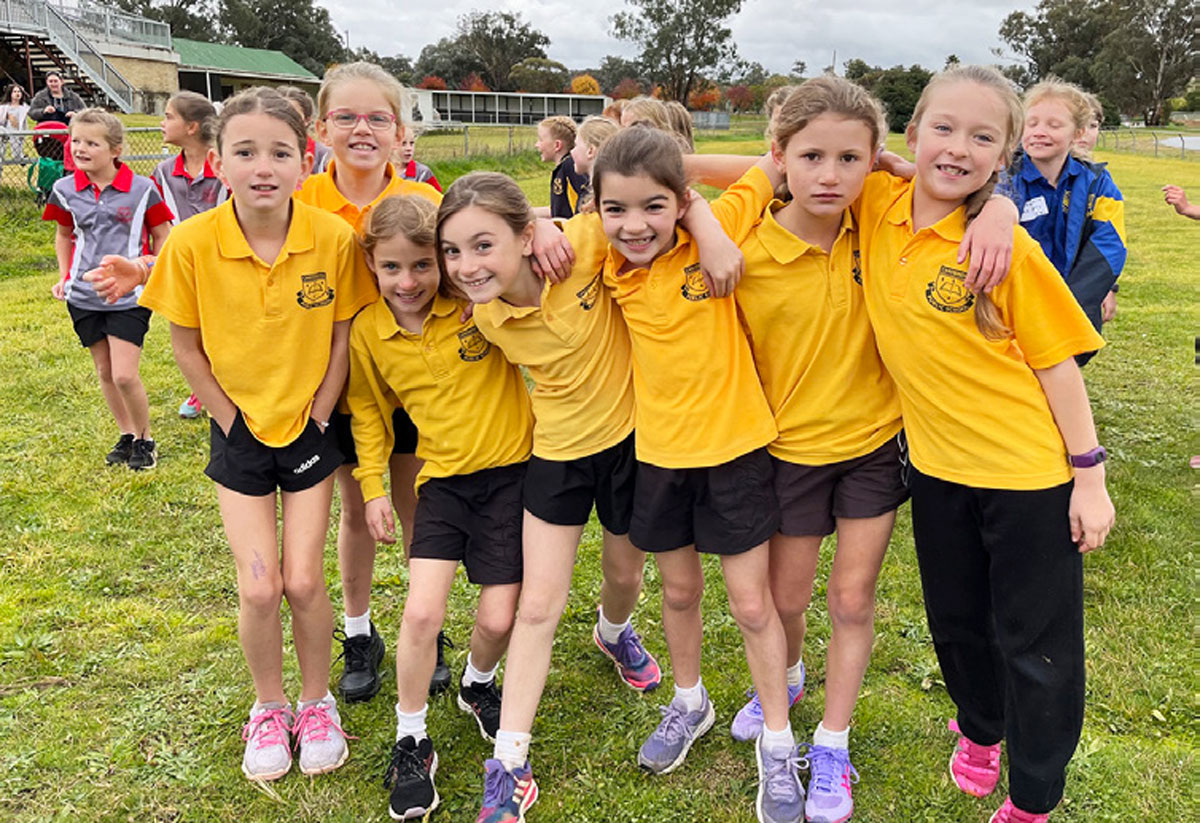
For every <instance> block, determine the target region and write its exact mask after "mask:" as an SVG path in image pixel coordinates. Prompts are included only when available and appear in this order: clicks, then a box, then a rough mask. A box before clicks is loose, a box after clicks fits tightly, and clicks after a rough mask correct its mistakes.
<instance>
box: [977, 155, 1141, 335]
mask: <svg viewBox="0 0 1200 823" xmlns="http://www.w3.org/2000/svg"><path fill="white" fill-rule="evenodd" d="M996 191H997V193H999V194H1003V195H1005V196H1006V197H1008V198H1010V199H1011V200H1012V201H1013V202H1014V203H1016V204H1017V211H1018V212H1020V214H1021V225H1022V226H1024V227H1025V229H1026V230H1027V231H1028V232H1029V234H1030V235H1031V236H1032V237H1033V239H1034V240H1036V241H1038V243H1040V244H1041V246H1042V250H1043V251H1044V252H1046V256H1047V257H1049V258H1050V262H1051V263H1053V264H1054V266H1055V267H1056V268H1057V269H1058V271H1059V274H1061V275H1062V276H1063V279H1064V280H1066V281H1067V286H1068V287H1070V289H1071V293H1072V294H1074V295H1075V299H1076V300H1078V301H1079V305H1080V306H1081V307H1082V308H1083V310H1084V312H1085V313H1086V314H1087V316H1088V319H1089V320H1091V321H1092V325H1093V326H1095V327H1096V331H1100V326H1101V323H1102V321H1101V317H1100V304H1101V303H1102V302H1104V298H1105V297H1107V296H1108V293H1109V291H1111V290H1112V288H1113V286H1114V285H1115V284H1116V282H1117V277H1118V276H1119V275H1120V274H1121V269H1123V268H1124V267H1125V201H1124V199H1123V198H1122V197H1121V190H1120V189H1118V188H1117V185H1116V183H1114V182H1113V179H1112V176H1111V175H1109V173H1108V171H1107V169H1105V167H1104V164H1103V163H1089V162H1086V161H1083V160H1077V159H1076V158H1074V157H1068V158H1067V163H1066V166H1065V167H1064V168H1063V171H1062V174H1061V175H1059V178H1058V185H1057V186H1051V185H1050V183H1049V182H1047V180H1046V178H1045V177H1043V176H1042V173H1041V172H1040V171H1038V170H1037V166H1035V165H1034V164H1033V162H1032V161H1030V160H1029V159H1028V158H1027V157H1025V156H1024V155H1023V154H1020V155H1018V156H1017V158H1016V160H1015V161H1014V162H1013V164H1012V165H1010V166H1009V167H1008V168H1007V169H1006V170H1005V172H1004V173H1003V174H1002V175H1001V178H1000V182H999V183H998V184H997V186H996Z"/></svg>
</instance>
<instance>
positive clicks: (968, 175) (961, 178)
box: [908, 80, 1008, 215]
mask: <svg viewBox="0 0 1200 823" xmlns="http://www.w3.org/2000/svg"><path fill="white" fill-rule="evenodd" d="M926 93H927V95H928V102H927V105H926V107H925V111H924V112H923V114H922V116H921V119H920V122H918V123H915V124H913V125H910V126H909V128H908V147H909V149H911V150H912V151H913V153H914V154H915V155H916V158H915V161H916V166H917V175H916V179H915V181H914V184H913V185H914V194H913V198H914V199H913V204H914V210H915V209H916V208H917V206H918V199H919V200H920V201H921V202H922V203H923V204H925V205H930V206H932V204H935V203H936V204H937V209H936V210H937V211H939V212H942V213H943V215H944V214H949V213H950V212H951V211H953V210H954V209H956V208H958V207H959V206H961V205H962V204H963V203H964V202H965V201H966V199H967V198H968V197H969V196H970V195H972V194H974V193H975V192H976V191H978V190H979V189H981V188H983V186H984V184H985V183H987V181H988V179H989V178H990V177H991V176H992V174H993V173H995V172H996V171H999V170H1000V169H1001V168H1003V166H1004V163H1005V160H1006V158H1005V157H1004V156H1003V155H1004V146H1005V144H1006V143H1007V140H1008V134H1007V131H1008V126H1007V123H1008V114H1007V111H1008V110H1007V108H1006V107H1005V104H1004V101H1003V100H1001V99H1000V96H999V95H998V94H997V93H996V92H995V91H993V90H992V89H990V88H988V87H987V86H984V85H981V84H979V83H975V82H972V81H970V80H960V81H956V82H947V83H941V84H939V85H938V86H937V87H936V88H933V89H930V90H928V91H927V92H926Z"/></svg>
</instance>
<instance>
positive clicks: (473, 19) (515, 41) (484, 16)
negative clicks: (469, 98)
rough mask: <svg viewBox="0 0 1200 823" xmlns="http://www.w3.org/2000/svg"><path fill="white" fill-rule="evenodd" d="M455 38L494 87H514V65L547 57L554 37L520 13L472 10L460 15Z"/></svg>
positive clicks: (502, 88)
mask: <svg viewBox="0 0 1200 823" xmlns="http://www.w3.org/2000/svg"><path fill="white" fill-rule="evenodd" d="M454 42H455V44H456V45H457V47H458V48H460V49H461V50H462V51H463V52H464V53H465V54H466V55H468V56H470V57H471V58H472V59H474V60H475V62H477V63H478V64H479V65H480V66H481V67H482V71H481V72H480V74H481V75H482V76H483V79H484V81H485V82H486V83H487V84H488V85H489V86H490V87H491V88H493V89H496V90H498V91H512V90H513V85H512V83H511V82H510V81H509V72H510V71H511V70H512V67H513V66H515V65H516V64H517V63H520V62H521V61H522V60H524V59H526V58H528V57H540V58H545V56H546V46H548V45H550V38H549V37H547V36H546V35H545V34H543V33H542V32H540V31H538V30H537V29H535V28H533V27H532V26H530V25H529V24H528V23H526V22H525V21H524V19H522V17H521V15H519V14H512V13H510V12H506V11H486V12H485V11H472V12H470V13H468V14H464V15H463V16H462V17H460V18H458V26H457V28H456V30H455V37H454ZM561 88H562V86H561V84H560V85H559V89H560V90H561Z"/></svg>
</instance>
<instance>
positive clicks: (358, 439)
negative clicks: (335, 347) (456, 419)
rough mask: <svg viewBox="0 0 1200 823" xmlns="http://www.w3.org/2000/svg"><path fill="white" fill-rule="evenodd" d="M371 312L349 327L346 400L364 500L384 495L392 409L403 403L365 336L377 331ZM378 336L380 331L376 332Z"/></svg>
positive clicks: (393, 436)
mask: <svg viewBox="0 0 1200 823" xmlns="http://www.w3.org/2000/svg"><path fill="white" fill-rule="evenodd" d="M372 320H373V318H372V317H371V316H370V314H369V313H366V314H364V315H363V316H361V317H359V318H358V319H357V320H356V321H355V322H354V325H353V326H351V330H350V380H349V382H348V383H347V389H346V400H347V402H348V404H349V406H350V430H351V432H353V434H354V448H355V450H356V451H357V452H358V465H357V466H356V467H355V468H354V472H353V474H354V479H355V480H357V481H358V483H359V485H360V486H362V494H363V500H364V501H366V500H374V499H375V498H376V497H383V496H384V494H385V492H384V488H383V475H384V473H385V472H386V471H387V467H388V455H390V454H391V453H392V445H393V443H394V442H395V434H394V432H393V431H392V411H393V410H394V409H395V408H396V407H397V406H399V405H400V402H399V400H397V399H396V395H395V394H394V393H393V392H392V390H391V389H390V388H388V385H387V383H386V382H385V381H384V379H383V376H382V375H381V374H380V373H379V371H378V369H377V368H376V366H375V358H374V357H373V356H372V354H371V350H370V347H369V345H368V344H367V343H366V339H367V337H368V336H369V335H372V334H376V332H375V324H374V322H371V321H372ZM376 336H378V335H376Z"/></svg>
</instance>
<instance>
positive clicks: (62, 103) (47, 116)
mask: <svg viewBox="0 0 1200 823" xmlns="http://www.w3.org/2000/svg"><path fill="white" fill-rule="evenodd" d="M84 108H85V106H84V104H83V98H82V97H80V96H79V95H78V94H76V93H75V92H73V91H71V90H70V89H68V88H64V87H63V79H62V75H61V74H59V73H58V72H56V71H52V72H50V73H49V74H47V75H46V88H44V89H42V90H41V91H39V92H38V93H37V94H35V95H34V96H33V100H31V101H29V118H30V119H31V120H34V121H36V122H38V123H50V122H58V123H70V122H71V117H72V116H73V115H74V114H75V112H77V111H82V110H83V109H84Z"/></svg>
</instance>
